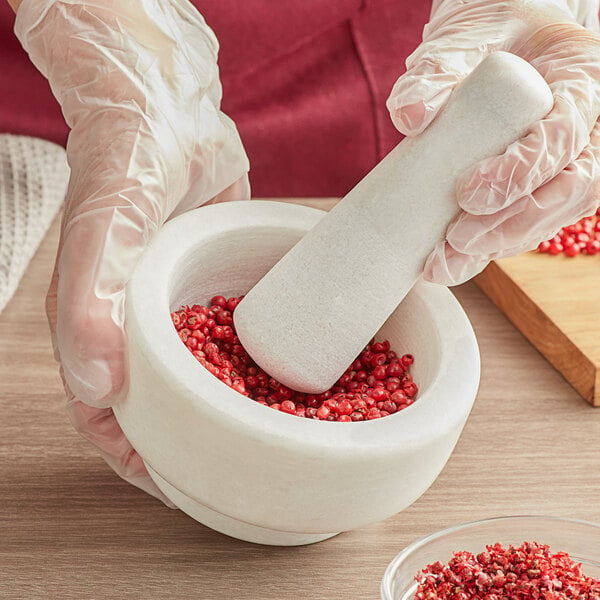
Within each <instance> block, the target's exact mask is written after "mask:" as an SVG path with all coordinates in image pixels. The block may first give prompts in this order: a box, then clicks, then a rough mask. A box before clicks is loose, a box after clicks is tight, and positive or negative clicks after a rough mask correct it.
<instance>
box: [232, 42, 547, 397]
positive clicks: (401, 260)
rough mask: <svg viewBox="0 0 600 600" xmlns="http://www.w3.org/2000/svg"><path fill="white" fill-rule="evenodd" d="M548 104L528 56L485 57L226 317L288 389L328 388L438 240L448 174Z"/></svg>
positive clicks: (447, 212) (453, 208) (501, 143)
mask: <svg viewBox="0 0 600 600" xmlns="http://www.w3.org/2000/svg"><path fill="white" fill-rule="evenodd" d="M552 104H553V98H552V93H551V91H550V89H549V87H548V85H547V84H546V82H545V81H544V79H543V78H542V76H541V75H540V74H539V73H538V72H537V71H536V70H535V69H534V68H533V67H532V66H531V65H529V64H528V63H527V62H525V61H524V60H522V59H520V58H519V57H517V56H514V55H512V54H508V53H506V52H495V53H493V54H491V55H490V56H488V57H487V58H485V59H484V60H483V61H482V62H481V64H480V65H479V66H478V67H477V68H476V69H475V70H474V71H473V72H472V73H471V74H470V75H469V76H468V77H466V78H465V80H464V81H463V82H462V83H461V84H460V85H459V86H458V87H457V89H456V90H455V92H454V93H453V95H452V97H451V99H450V101H449V102H448V105H447V106H446V107H445V109H444V110H443V111H442V113H441V114H440V115H439V116H438V117H437V118H436V120H435V121H434V122H433V123H432V124H431V125H430V126H429V127H428V128H427V129H426V130H425V131H424V132H423V133H422V134H421V135H419V136H418V137H416V138H407V139H405V140H403V141H402V142H400V144H398V146H397V147H396V148H395V149H394V150H392V151H391V152H390V154H388V155H387V156H386V157H385V158H384V159H383V160H382V161H381V162H380V163H379V164H378V165H377V166H376V167H375V168H374V169H373V170H372V171H371V172H370V173H369V174H368V175H367V176H366V177H365V178H364V179H363V180H361V181H360V182H359V183H358V184H357V185H356V186H355V187H354V188H353V189H352V190H351V191H350V192H349V193H348V194H347V195H346V196H345V197H344V198H343V199H342V200H341V201H340V202H339V204H338V205H337V206H336V207H335V208H334V209H333V210H332V211H331V212H330V213H329V214H327V215H326V216H325V217H324V218H323V219H322V220H321V221H320V222H319V223H318V224H317V225H316V226H315V227H314V228H313V229H311V230H310V231H309V232H308V233H307V234H306V235H305V236H304V237H303V238H302V239H301V240H300V242H298V244H296V246H294V247H293V248H292V249H291V250H290V251H289V252H288V253H287V254H286V255H285V256H284V257H283V258H282V259H281V260H280V261H279V262H278V263H277V264H276V265H275V266H274V267H273V268H272V269H271V271H269V272H268V273H267V274H266V275H265V277H263V279H261V281H259V282H258V284H257V285H256V286H254V288H253V289H252V290H250V292H249V293H248V294H247V295H246V297H245V298H244V299H243V300H242V302H241V303H240V304H239V306H238V307H237V309H236V312H235V315H234V321H235V325H236V329H237V332H238V336H239V338H240V340H241V343H242V344H243V345H244V347H245V348H246V350H247V351H248V352H249V354H250V355H251V356H252V358H253V359H254V360H255V361H256V362H257V363H258V364H259V365H260V366H261V367H262V368H263V369H265V370H266V371H267V372H268V373H270V374H271V375H272V376H273V377H275V378H276V379H278V380H279V381H280V382H281V383H283V384H285V385H287V386H288V387H290V388H292V389H295V390H299V391H302V392H309V393H320V392H323V391H324V390H326V389H328V388H330V387H331V386H332V385H333V384H334V383H335V381H336V380H337V379H338V378H339V377H340V375H342V373H343V372H344V370H345V369H346V368H347V367H348V365H349V364H350V363H351V362H352V361H353V360H354V358H355V357H356V356H357V355H358V354H359V352H360V351H361V350H362V348H363V347H364V346H365V345H366V344H367V343H368V341H369V340H370V339H371V338H372V337H373V336H374V335H375V333H376V332H377V331H378V330H379V328H380V327H381V326H382V324H383V323H384V322H385V320H386V319H387V318H388V316H389V315H390V314H391V313H392V312H393V310H394V309H395V308H396V307H397V306H398V304H399V303H400V302H401V301H402V299H403V298H404V297H405V296H406V294H407V293H408V291H409V290H410V289H411V288H412V286H413V285H414V284H415V282H416V281H417V279H418V277H419V275H420V274H421V273H422V270H423V266H424V264H425V260H426V258H427V256H428V255H429V254H430V253H431V251H432V250H433V249H434V247H435V246H436V244H437V243H438V242H439V241H441V240H443V239H444V237H445V232H446V229H447V228H448V225H449V224H450V223H451V222H452V220H453V219H454V218H455V216H456V214H457V212H458V210H459V209H458V205H457V203H456V199H455V195H454V190H455V185H456V181H457V178H458V176H459V175H460V174H461V173H462V172H463V171H464V170H465V169H467V168H468V167H471V166H472V165H474V164H475V163H476V162H478V161H480V160H482V159H484V158H487V157H489V156H494V155H498V154H501V153H502V152H504V150H505V149H506V147H507V146H508V145H509V144H510V143H512V142H513V141H515V140H517V139H519V138H520V137H522V136H523V135H524V134H525V133H527V131H528V129H530V127H531V126H532V125H533V123H535V122H536V121H538V120H539V119H541V118H542V117H544V116H545V115H546V114H547V113H548V112H549V111H550V109H551V108H552Z"/></svg>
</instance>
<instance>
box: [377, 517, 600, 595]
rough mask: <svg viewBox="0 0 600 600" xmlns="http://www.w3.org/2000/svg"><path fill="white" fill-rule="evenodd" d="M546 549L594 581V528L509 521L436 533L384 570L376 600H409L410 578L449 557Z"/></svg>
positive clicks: (598, 554) (598, 538)
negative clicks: (498, 547)
mask: <svg viewBox="0 0 600 600" xmlns="http://www.w3.org/2000/svg"><path fill="white" fill-rule="evenodd" d="M525 541H528V542H539V543H540V544H547V545H548V546H550V548H551V550H552V551H553V552H559V551H562V552H567V553H568V554H570V556H571V558H572V559H573V560H574V561H575V562H580V563H581V564H582V566H583V572H584V573H585V574H586V575H588V576H589V577H594V578H597V579H600V525H599V524H596V523H590V522H587V521H578V520H575V519H563V518H559V517H542V516H527V515H523V516H511V517H497V518H493V519H485V520H482V521H473V522H471V523H463V524H461V525H455V526H453V527H448V528H447V529H442V530H441V531H438V532H436V533H432V534H431V535H428V536H427V537H424V538H422V539H420V540H418V541H416V542H414V543H412V544H411V545H410V546H408V547H406V548H405V549H404V550H403V551H402V552H400V554H398V555H397V556H396V557H395V558H394V560H392V562H391V563H390V564H389V566H388V568H387V569H386V571H385V574H384V576H383V580H382V582H381V598H382V600H413V598H414V594H415V591H416V587H417V586H416V583H415V579H414V577H415V575H416V574H417V573H418V572H419V571H420V570H421V569H423V568H424V567H426V566H427V565H429V564H431V563H433V562H435V561H438V560H439V561H441V562H443V563H447V562H448V561H449V560H450V559H451V558H452V554H453V553H454V552H457V551H459V550H466V551H468V552H473V553H478V552H481V551H482V550H484V549H485V546H486V545H488V544H493V543H496V542H500V543H501V544H503V545H505V546H506V545H508V544H512V545H513V546H520V545H521V544H522V543H523V542H525Z"/></svg>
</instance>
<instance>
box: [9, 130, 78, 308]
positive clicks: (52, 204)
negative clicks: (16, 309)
mask: <svg viewBox="0 0 600 600" xmlns="http://www.w3.org/2000/svg"><path fill="white" fill-rule="evenodd" d="M68 182H69V167H68V165H67V156H66V153H65V151H64V149H63V148H61V147H60V146H57V145H56V144H53V143H51V142H47V141H45V140H41V139H38V138H32V137H25V136H20V135H10V134H0V312H2V310H3V309H4V307H5V306H6V305H7V303H8V301H9V300H10V299H11V298H12V296H13V294H14V293H15V290H16V289H17V286H18V285H19V281H20V280H21V277H22V276H23V273H24V272H25V269H26V268H27V265H28V264H29V261H30V260H31V257H32V256H33V255H34V253H35V251H36V250H37V248H38V246H39V245H40V242H41V241H42V238H43V237H44V235H45V234H46V231H47V230H48V227H49V226H50V223H51V222H52V220H53V219H54V217H55V215H56V213H57V212H58V209H59V208H60V205H61V204H62V201H63V199H64V197H65V193H66V191H67V184H68Z"/></svg>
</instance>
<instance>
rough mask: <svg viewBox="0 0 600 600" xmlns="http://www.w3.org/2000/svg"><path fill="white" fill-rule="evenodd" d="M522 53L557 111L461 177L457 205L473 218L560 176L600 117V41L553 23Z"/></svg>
mask: <svg viewBox="0 0 600 600" xmlns="http://www.w3.org/2000/svg"><path fill="white" fill-rule="evenodd" d="M519 53H520V54H521V55H522V56H523V57H524V58H526V59H528V60H529V61H530V62H531V63H532V64H533V65H534V66H535V67H536V68H537V69H538V70H539V71H540V73H541V74H542V75H543V76H544V78H545V79H546V81H547V82H548V84H549V86H550V89H551V90H552V93H553V95H554V98H555V103H554V107H553V109H552V111H551V112H550V114H549V115H548V116H547V117H546V118H545V119H543V120H541V121H539V122H538V123H536V124H535V125H534V126H533V127H532V129H531V131H530V132H529V133H528V135H526V136H525V137H524V138H522V139H521V140H518V141H517V142H515V143H513V144H511V145H510V146H509V147H508V148H507V150H506V151H505V152H504V154H502V155H500V156H497V157H490V158H488V159H485V160H483V161H481V162H480V163H478V164H477V165H475V166H474V167H473V168H471V169H469V170H468V171H467V172H466V173H464V174H463V175H462V177H461V178H460V180H459V182H458V184H457V199H458V203H459V205H460V206H461V208H463V209H464V210H466V211H467V212H470V213H472V214H479V215H488V214H491V213H496V212H497V211H499V210H501V209H503V208H505V207H507V206H508V205H510V204H511V203H512V202H515V201H516V200H518V199H519V198H522V197H523V196H526V195H529V194H531V193H532V192H533V191H534V190H535V189H537V188H538V187H540V186H541V185H543V184H544V183H546V182H547V181H549V180H550V179H552V178H553V177H555V176H556V175H557V174H558V173H560V171H561V170H562V169H564V168H565V167H566V166H567V165H568V164H569V163H571V162H572V161H573V160H575V158H576V157H577V156H578V155H579V154H580V153H581V152H582V150H583V148H584V147H585V146H586V145H587V144H588V143H589V139H590V131H591V130H592V128H593V127H594V125H595V123H596V120H597V119H598V115H599V114H600V38H598V37H597V36H595V35H594V34H592V33H590V32H589V31H586V30H584V29H583V28H581V27H579V26H577V25H574V24H561V25H552V26H547V27H544V28H542V29H540V30H539V31H538V32H536V34H534V36H532V39H531V40H530V41H529V45H528V46H525V47H522V48H521V50H520V51H519Z"/></svg>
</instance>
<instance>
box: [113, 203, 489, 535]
mask: <svg viewBox="0 0 600 600" xmlns="http://www.w3.org/2000/svg"><path fill="white" fill-rule="evenodd" d="M324 214H325V213H323V212H322V211H319V210H316V209H312V208H307V207H303V206H298V205H292V204H284V203H278V202H268V201H250V202H231V203H226V204H217V205H212V206H207V207H202V208H200V209H198V210H195V211H192V212H189V213H186V214H184V215H181V216H179V217H177V218H175V219H173V220H172V221H171V222H169V223H167V224H166V225H165V226H164V227H163V228H162V229H161V231H160V232H159V233H158V234H157V235H156V236H155V238H154V239H153V240H152V242H151V244H150V245H149V247H148V249H147V250H146V252H145V253H144V255H143V257H142V258H141V260H140V262H139V264H138V266H137V268H136V270H135V273H134V275H133V277H132V279H131V281H130V283H129V286H128V289H127V305H126V328H127V336H128V360H129V388H128V393H127V396H126V397H125V398H124V399H123V400H122V401H121V402H120V403H119V404H118V405H117V406H115V408H114V411H115V415H116V417H117V419H118V421H119V423H120V425H121V427H122V428H123V431H124V432H125V434H126V435H127V437H128V439H129V440H130V441H131V443H132V445H133V446H134V448H135V449H136V450H137V452H138V453H139V454H140V455H141V457H142V458H143V460H144V462H145V464H146V466H147V467H148V471H149V473H150V475H151V476H152V478H153V479H154V481H155V482H156V484H157V485H158V487H159V488H160V489H161V490H162V491H163V492H164V493H165V495H166V496H167V497H168V498H170V499H171V500H172V501H173V503H174V504H176V505H177V506H178V507H179V508H180V509H181V510H183V511H184V512H186V513H187V514H188V515H190V516H191V517H193V518H194V519H196V520H198V521H199V522H201V523H203V524H205V525H207V526H208V527H211V528H213V529H215V530H217V531H220V532H222V533H225V534H227V535H230V536H233V537H235V538H239V539H242V540H247V541H251V542H256V543H262V544H273V545H298V544H308V543H313V542H318V541H321V540H324V539H327V538H328V537H331V536H334V535H336V534H337V533H339V532H341V531H346V530H350V529H355V528H357V527H361V526H363V525H367V524H368V523H373V522H375V521H379V520H382V519H385V518H387V517H389V516H391V515H393V514H395V513H397V512H399V511H401V510H403V509H404V508H406V507H407V506H409V505H410V504H411V503H412V502H414V501H415V500H416V499H417V498H418V497H419V496H420V495H421V494H423V492H425V490H427V488H428V487H429V486H430V485H431V484H432V483H433V481H434V480H435V478H436V477H437V476H438V474H439V473H440V471H441V470H442V468H443V467H444V465H445V463H446V461H447V460H448V458H449V456H450V454H451V452H452V450H453V448H454V446H455V444H456V442H457V440H458V437H459V435H460V433H461V431H462V428H463V426H464V423H465V421H466V419H467V416H468V414H469V412H470V410H471V407H472V404H473V401H474V399H475V395H476V392H477V386H478V383H479V353H478V349H477V342H476V339H475V336H474V333H473V330H472V328H471V325H470V323H469V321H468V319H467V317H466V315H465V313H464V312H463V310H462V308H461V307H460V305H459V303H458V302H457V301H456V299H455V298H454V296H453V295H452V294H451V293H450V291H449V290H448V289H447V288H445V287H442V286H437V285H433V284H429V283H425V282H422V281H421V282H418V283H417V284H416V285H415V286H414V288H413V289H412V291H411V292H410V293H409V294H408V295H407V296H406V298H405V299H404V301H403V302H402V303H401V304H400V306H398V308H397V309H396V310H395V311H394V313H393V314H392V315H391V316H390V317H389V319H388V320H387V321H386V323H385V324H384V325H383V327H382V328H381V330H380V331H379V333H378V334H377V336H376V339H384V338H385V339H389V340H390V343H391V346H392V349H394V350H396V351H397V352H398V353H399V354H402V353H406V352H410V353H412V354H414V356H415V364H414V365H413V367H412V368H411V372H412V374H413V377H414V380H415V382H416V383H417V384H418V386H419V394H418V396H417V400H416V402H415V403H414V404H413V405H411V406H409V407H408V408H406V409H404V410H402V411H400V412H398V413H396V414H393V415H390V416H388V417H384V418H381V419H375V420H372V421H366V422H357V423H353V422H351V423H337V422H327V421H316V420H311V419H303V418H299V417H295V416H292V415H288V414H285V413H281V412H279V411H276V410H273V409H271V408H269V407H266V406H262V405H260V404H258V403H256V402H253V401H252V400H249V399H248V398H246V397H244V396H242V395H240V394H238V393H237V392H235V391H233V390H232V389H231V388H229V387H228V386H226V385H225V384H224V383H222V382H221V381H219V380H218V379H217V378H216V377H214V376H213V375H211V374H210V373H209V372H208V371H207V370H205V369H204V368H203V367H202V366H201V365H200V364H199V363H198V362H197V361H196V359H195V358H194V357H193V356H192V354H191V353H190V352H189V350H188V349H187V348H186V347H185V346H184V344H183V343H182V342H181V341H180V339H179V337H178V335H177V333H176V331H175V328H174V327H173V324H172V322H171V318H170V312H171V311H173V310H176V309H178V308H179V307H180V306H181V305H184V304H194V303H200V304H204V303H207V302H208V300H209V299H210V298H211V297H212V296H214V295H215V294H224V295H226V296H238V295H241V294H244V293H246V292H247V291H248V290H249V289H251V288H252V287H253V286H254V285H255V284H256V283H257V281H258V280H259V279H260V278H261V277H262V276H263V275H264V274H266V273H267V272H268V271H269V269H270V268H271V267H272V266H273V265H274V264H275V263H276V262H277V260H278V259H279V258H281V256H283V255H284V254H285V253H286V252H287V251H288V250H289V249H290V248H291V247H292V246H293V245H294V244H295V243H296V242H298V241H299V240H300V239H301V238H302V236H303V235H304V234H305V233H306V232H307V231H308V230H309V229H310V228H311V227H313V226H314V225H315V224H316V223H317V222H318V221H319V220H320V218H321V217H322V216H323V215H324ZM276 301H277V299H276V298H273V302H276ZM324 310H327V307H324Z"/></svg>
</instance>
